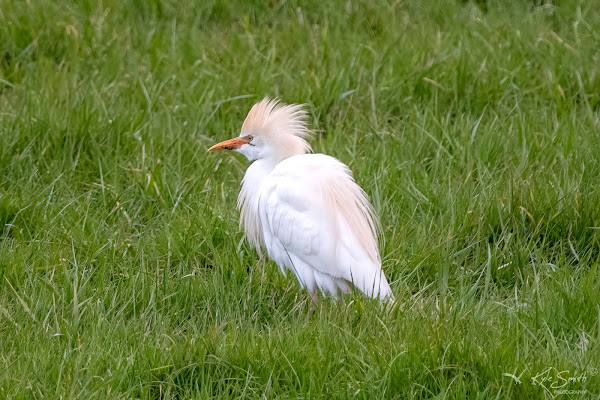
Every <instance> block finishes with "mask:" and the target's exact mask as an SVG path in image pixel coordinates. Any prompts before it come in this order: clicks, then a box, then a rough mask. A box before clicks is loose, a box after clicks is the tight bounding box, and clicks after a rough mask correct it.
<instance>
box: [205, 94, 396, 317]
mask: <svg viewBox="0 0 600 400" xmlns="http://www.w3.org/2000/svg"><path fill="white" fill-rule="evenodd" d="M310 135H311V132H310V130H309V129H308V127H307V113H306V111H305V110H304V108H303V106H302V105H299V104H292V105H285V104H281V103H279V101H276V100H269V99H268V98H265V99H264V100H262V101H261V102H259V103H257V104H255V105H254V106H253V107H252V109H251V110H250V112H249V113H248V116H247V117H246V120H245V121H244V124H243V125H242V129H241V134H240V136H239V137H236V138H234V139H230V140H226V141H224V142H221V143H219V144H216V145H214V146H212V147H211V148H210V149H209V150H234V151H237V152H239V153H241V154H243V155H244V156H246V158H248V160H250V161H253V163H252V164H250V166H249V167H248V169H247V170H246V174H245V175H244V179H243V181H242V189H241V191H240V194H239V197H238V208H239V209H240V226H241V227H243V229H244V232H245V234H246V237H247V239H248V240H249V242H250V243H251V244H252V245H253V246H254V247H255V248H256V249H257V250H258V252H259V254H260V253H261V250H262V249H263V248H264V249H266V251H267V254H268V255H269V257H271V258H272V259H273V260H274V261H275V262H276V263H277V265H278V266H279V267H280V268H281V271H282V272H283V273H284V274H285V272H286V269H289V270H291V271H292V272H293V273H294V275H295V276H296V278H298V281H299V282H300V284H301V285H302V286H303V287H305V288H306V289H307V290H308V292H309V293H310V295H311V298H312V299H313V305H312V306H311V309H313V310H314V304H315V303H316V301H317V295H318V291H321V293H322V294H323V295H327V294H331V295H334V296H337V295H338V294H339V293H340V292H344V293H347V292H350V291H351V290H352V289H353V288H356V289H358V290H360V291H361V292H363V293H364V294H365V295H366V296H368V297H372V298H379V299H381V300H386V301H393V299H394V296H393V294H392V291H391V289H390V285H389V284H388V282H387V279H386V277H385V275H384V273H383V271H382V269H381V258H380V256H379V250H378V246H377V232H376V230H377V219H376V215H375V212H374V210H373V207H372V206H371V204H370V203H369V200H368V198H367V195H366V193H365V192H364V191H363V190H362V189H361V188H360V186H358V185H357V184H356V182H355V181H354V178H353V176H352V172H351V171H350V169H349V168H348V167H347V166H346V165H344V164H343V163H342V162H340V161H339V160H337V159H335V158H333V157H330V156H327V155H325V154H309V153H312V148H311V147H310V145H309V144H308V142H307V141H306V138H308V137H309V136H310Z"/></svg>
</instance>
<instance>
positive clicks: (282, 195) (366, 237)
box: [259, 154, 389, 292]
mask: <svg viewBox="0 0 600 400" xmlns="http://www.w3.org/2000/svg"><path fill="white" fill-rule="evenodd" d="M259 203H260V205H259V208H260V219H261V224H262V227H263V230H264V237H265V245H266V247H267V250H268V252H269V255H270V256H271V257H272V258H273V259H274V260H275V261H276V262H277V263H278V264H279V265H280V266H282V264H284V265H286V266H287V267H288V268H290V269H292V270H293V271H294V268H295V266H294V265H290V264H292V263H293V262H292V260H294V259H297V260H300V261H301V262H303V263H304V264H306V265H308V266H310V267H312V268H314V269H315V270H316V271H318V272H319V273H325V274H327V275H330V276H332V277H334V278H341V279H344V280H347V281H350V282H355V281H356V279H357V277H360V279H362V280H364V279H367V280H369V281H373V279H375V278H373V276H375V275H377V274H378V273H379V274H380V275H382V273H381V262H380V260H379V253H378V249H377V240H376V236H375V229H374V228H375V227H374V220H373V214H372V211H371V208H370V204H369V203H368V200H367V199H366V196H365V194H364V192H363V191H362V190H361V189H360V187H359V186H358V185H357V184H356V183H355V182H354V180H353V178H352V175H351V174H350V171H349V170H348V168H347V167H346V166H345V165H344V164H342V163H341V162H339V161H337V160H336V159H334V158H333V157H328V156H324V155H317V154H313V155H302V156H295V157H291V158H290V159H287V160H285V161H283V162H281V163H280V164H279V165H278V166H277V167H276V168H275V170H274V171H273V172H272V173H271V175H270V176H268V177H267V178H266V179H265V181H264V183H263V187H262V189H261V195H260V201H259ZM282 249H283V251H281V250H282ZM294 272H295V273H296V275H298V273H297V272H296V271H294ZM365 276H367V277H368V278H365ZM386 286H387V282H386ZM357 287H358V288H359V289H361V290H362V291H364V292H368V291H369V290H368V288H366V289H365V290H363V288H361V287H359V286H358V285H357ZM388 288H389V286H388Z"/></svg>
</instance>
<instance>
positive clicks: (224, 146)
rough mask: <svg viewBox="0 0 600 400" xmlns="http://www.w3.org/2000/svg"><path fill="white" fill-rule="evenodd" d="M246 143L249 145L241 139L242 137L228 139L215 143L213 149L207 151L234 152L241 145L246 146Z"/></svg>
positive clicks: (246, 140) (244, 139)
mask: <svg viewBox="0 0 600 400" xmlns="http://www.w3.org/2000/svg"><path fill="white" fill-rule="evenodd" d="M248 143H250V141H249V140H248V139H246V138H243V137H236V138H233V139H229V140H226V141H224V142H221V143H217V144H215V145H214V146H213V147H211V148H210V149H208V151H215V150H235V149H239V148H240V147H242V146H243V145H245V144H248Z"/></svg>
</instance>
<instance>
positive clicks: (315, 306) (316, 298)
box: [308, 291, 318, 314]
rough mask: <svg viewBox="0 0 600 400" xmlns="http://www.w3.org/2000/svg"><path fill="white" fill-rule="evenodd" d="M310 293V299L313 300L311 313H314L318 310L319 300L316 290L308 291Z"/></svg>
mask: <svg viewBox="0 0 600 400" xmlns="http://www.w3.org/2000/svg"><path fill="white" fill-rule="evenodd" d="M308 293H309V294H310V300H311V302H310V313H311V314H314V313H315V311H316V309H317V300H318V297H317V292H316V291H314V292H308Z"/></svg>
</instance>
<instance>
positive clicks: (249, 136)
mask: <svg viewBox="0 0 600 400" xmlns="http://www.w3.org/2000/svg"><path fill="white" fill-rule="evenodd" d="M246 138H247V139H248V141H249V142H251V141H252V139H254V136H252V135H248V136H246Z"/></svg>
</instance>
